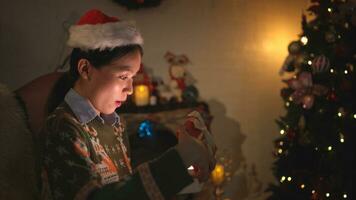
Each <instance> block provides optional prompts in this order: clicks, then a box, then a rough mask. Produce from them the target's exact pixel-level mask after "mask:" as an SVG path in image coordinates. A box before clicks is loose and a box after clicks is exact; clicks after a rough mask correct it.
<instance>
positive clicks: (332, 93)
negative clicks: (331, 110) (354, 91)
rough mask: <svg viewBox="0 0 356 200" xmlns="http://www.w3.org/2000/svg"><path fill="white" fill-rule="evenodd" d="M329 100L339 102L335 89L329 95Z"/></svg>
mask: <svg viewBox="0 0 356 200" xmlns="http://www.w3.org/2000/svg"><path fill="white" fill-rule="evenodd" d="M327 100H329V101H336V100H337V97H336V93H335V90H334V89H333V90H331V91H330V93H329V94H328V96H327Z"/></svg>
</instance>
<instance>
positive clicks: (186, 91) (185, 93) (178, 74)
mask: <svg viewBox="0 0 356 200" xmlns="http://www.w3.org/2000/svg"><path fill="white" fill-rule="evenodd" d="M164 58H165V59H166V61H167V62H168V63H169V64H170V66H169V76H170V78H171V81H170V83H169V85H168V86H164V85H162V86H161V87H160V89H159V93H160V96H161V97H164V98H168V100H169V99H172V98H174V100H176V101H177V102H182V101H186V102H194V101H196V100H197V98H198V95H199V93H198V90H197V89H196V87H195V86H194V85H193V84H194V83H195V81H194V80H193V78H192V77H190V76H188V75H189V73H188V71H187V70H186V69H185V67H184V66H185V65H187V64H188V63H190V61H189V59H188V57H187V56H186V55H175V54H173V53H171V52H167V53H166V54H165V56H164Z"/></svg>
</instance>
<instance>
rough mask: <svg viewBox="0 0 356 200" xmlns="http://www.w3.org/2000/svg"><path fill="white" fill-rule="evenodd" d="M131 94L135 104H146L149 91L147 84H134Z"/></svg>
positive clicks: (147, 103) (148, 98)
mask: <svg viewBox="0 0 356 200" xmlns="http://www.w3.org/2000/svg"><path fill="white" fill-rule="evenodd" d="M133 96H134V101H135V104H136V106H147V105H149V103H150V91H149V87H148V86H147V85H136V86H135V87H134V93H133Z"/></svg>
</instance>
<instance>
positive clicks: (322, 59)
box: [312, 55, 330, 74]
mask: <svg viewBox="0 0 356 200" xmlns="http://www.w3.org/2000/svg"><path fill="white" fill-rule="evenodd" d="M329 68H330V61H329V59H328V58H327V57H326V56H324V55H320V56H317V57H316V58H314V59H313V61H312V70H313V74H318V73H322V72H326V71H328V70H329Z"/></svg>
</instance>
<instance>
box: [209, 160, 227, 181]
mask: <svg viewBox="0 0 356 200" xmlns="http://www.w3.org/2000/svg"><path fill="white" fill-rule="evenodd" d="M224 179H225V171H224V166H223V165H221V164H216V166H215V168H214V170H213V171H212V172H211V180H212V182H213V183H214V185H220V184H221V183H222V182H223V181H224Z"/></svg>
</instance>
